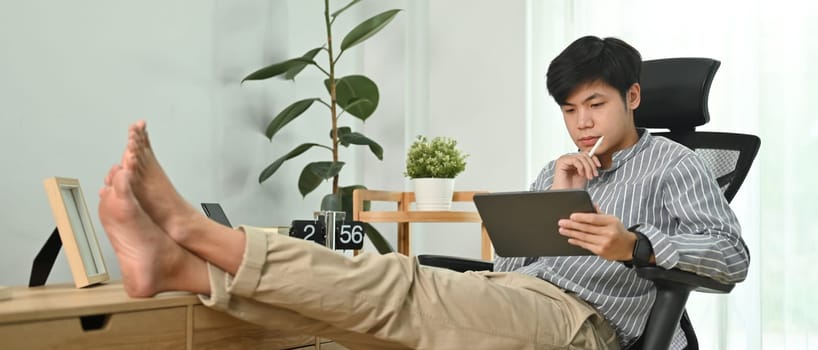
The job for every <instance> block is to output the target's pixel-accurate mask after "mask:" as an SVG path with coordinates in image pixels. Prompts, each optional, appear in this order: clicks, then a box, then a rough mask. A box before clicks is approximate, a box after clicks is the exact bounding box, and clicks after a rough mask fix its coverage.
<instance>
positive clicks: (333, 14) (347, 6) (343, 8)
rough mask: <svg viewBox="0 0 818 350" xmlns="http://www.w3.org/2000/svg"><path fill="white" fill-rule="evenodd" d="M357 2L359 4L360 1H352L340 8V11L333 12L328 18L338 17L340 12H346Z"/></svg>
mask: <svg viewBox="0 0 818 350" xmlns="http://www.w3.org/2000/svg"><path fill="white" fill-rule="evenodd" d="M359 2H361V0H352V1H351V2H350V3H348V4H347V5H346V6H344V7H342V8H341V9H340V10H338V11H335V12H333V13H332V14H331V15H330V16H332V18H335V17H338V15H340V14H341V13H342V12H344V11H346V10H347V9H348V8H350V7H352V5H355V4H357V3H359Z"/></svg>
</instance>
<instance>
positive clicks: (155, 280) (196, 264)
mask: <svg viewBox="0 0 818 350" xmlns="http://www.w3.org/2000/svg"><path fill="white" fill-rule="evenodd" d="M131 177H132V174H131V173H130V171H129V170H126V169H122V167H120V166H118V165H117V166H114V167H113V168H111V171H110V172H109V173H108V175H107V176H106V177H105V186H104V187H103V188H102V189H101V190H100V191H99V196H100V203H99V217H100V220H101V221H102V225H103V227H104V228H105V233H106V234H108V238H109V239H110V240H111V244H112V245H113V247H114V251H115V252H116V255H117V259H118V260H119V266H120V269H121V270H122V280H123V283H124V285H125V292H126V293H128V295H130V296H132V297H148V296H152V295H154V294H156V293H159V292H163V291H171V290H182V291H189V292H194V293H201V294H210V284H209V275H208V271H207V264H206V263H205V262H204V261H203V260H202V259H200V258H199V257H197V256H195V255H193V254H192V253H190V252H188V251H187V250H185V249H184V248H182V247H180V246H179V245H178V244H176V242H174V241H173V240H172V239H170V237H168V235H166V234H165V233H164V232H162V229H160V228H159V227H158V226H156V224H155V223H154V222H153V221H152V220H151V219H150V217H148V216H147V215H146V214H145V212H144V211H143V210H142V208H141V207H140V206H139V203H138V202H137V201H136V198H135V197H134V195H133V192H131V188H130V183H129V181H130V180H131Z"/></svg>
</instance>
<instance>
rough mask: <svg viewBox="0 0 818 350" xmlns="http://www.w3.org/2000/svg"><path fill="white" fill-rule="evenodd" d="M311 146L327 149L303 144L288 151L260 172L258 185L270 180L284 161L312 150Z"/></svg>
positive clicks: (311, 144)
mask: <svg viewBox="0 0 818 350" xmlns="http://www.w3.org/2000/svg"><path fill="white" fill-rule="evenodd" d="M313 146H318V147H324V148H328V147H327V146H324V145H321V144H317V143H304V144H301V145H299V146H298V147H296V148H293V150H292V151H289V152H287V154H285V155H283V156H281V157H280V158H278V159H276V160H275V161H274V162H272V163H271V164H270V165H268V166H267V167H266V168H264V170H262V171H261V174H259V176H258V183H262V182H264V181H265V180H267V179H268V178H270V176H272V175H273V174H275V172H276V171H277V170H278V168H280V167H281V165H282V164H284V162H285V161H287V160H290V159H293V158H295V157H298V156H299V155H301V153H304V152H306V151H307V150H308V149H310V148H312V147H313Z"/></svg>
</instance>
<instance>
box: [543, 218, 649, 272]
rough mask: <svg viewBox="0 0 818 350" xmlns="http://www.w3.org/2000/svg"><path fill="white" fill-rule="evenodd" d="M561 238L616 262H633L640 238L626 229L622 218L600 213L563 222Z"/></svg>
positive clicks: (560, 223) (560, 224)
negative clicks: (620, 219) (566, 238)
mask: <svg viewBox="0 0 818 350" xmlns="http://www.w3.org/2000/svg"><path fill="white" fill-rule="evenodd" d="M559 226H560V230H559V231H560V234H562V235H563V236H565V237H568V243H571V244H573V245H576V246H580V247H582V248H585V249H587V250H590V251H591V252H593V253H594V254H596V255H598V256H600V257H602V258H604V259H607V260H612V261H629V260H631V259H633V246H634V245H635V244H636V234H635V233H633V232H630V231H628V230H627V229H625V226H624V225H622V222H621V221H619V218H617V217H616V216H613V215H606V214H602V213H599V209H598V208H597V213H574V214H571V217H570V218H569V219H563V220H560V221H559Z"/></svg>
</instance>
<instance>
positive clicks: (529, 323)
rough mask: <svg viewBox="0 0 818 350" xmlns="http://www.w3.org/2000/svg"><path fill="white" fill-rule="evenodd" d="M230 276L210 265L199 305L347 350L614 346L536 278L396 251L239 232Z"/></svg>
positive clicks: (583, 310) (574, 304)
mask: <svg viewBox="0 0 818 350" xmlns="http://www.w3.org/2000/svg"><path fill="white" fill-rule="evenodd" d="M241 229H243V230H244V231H245V233H246V237H247V247H246V249H245V253H244V257H243V261H242V264H241V266H240V267H239V270H238V272H237V273H236V275H235V276H230V275H228V274H226V273H225V272H224V271H221V270H220V269H218V268H216V267H215V266H212V265H209V273H210V284H211V295H210V296H209V297H204V296H203V297H202V301H203V302H204V303H205V305H207V306H210V307H212V308H214V309H216V310H220V311H224V312H227V313H229V314H230V315H233V316H234V317H236V318H239V319H243V320H245V321H248V322H252V323H255V324H258V325H262V326H266V327H269V328H273V329H276V330H279V331H282V332H285V333H293V334H308V335H316V336H321V337H325V338H330V339H334V340H335V341H336V342H338V343H341V344H343V345H345V346H347V347H349V348H352V349H406V348H410V349H616V348H618V347H619V345H618V343H617V339H616V336H615V334H614V332H613V330H612V329H611V327H610V326H609V325H608V323H607V322H606V321H604V320H603V318H602V316H600V315H599V314H598V313H597V312H596V311H595V310H594V309H593V308H592V307H591V306H589V305H588V304H586V303H585V302H583V301H581V300H580V299H578V298H576V297H575V296H574V295H572V294H570V293H565V292H564V291H562V290H561V289H559V288H557V287H555V286H554V285H552V284H550V283H548V282H545V281H542V280H540V279H538V278H534V277H530V276H527V275H523V274H519V273H502V272H467V273H458V272H453V271H449V270H443V269H437V268H429V267H422V266H420V265H419V264H418V263H417V261H416V260H415V259H414V258H410V257H407V256H404V255H400V254H387V255H378V254H371V253H364V254H362V255H359V256H357V257H354V258H350V257H347V256H343V255H341V254H337V253H335V252H333V251H330V250H329V249H326V248H324V247H322V246H320V245H318V244H315V243H312V242H307V241H303V240H299V239H294V238H290V237H287V236H284V235H279V234H265V233H263V232H261V231H258V230H255V229H253V228H250V227H242V228H241Z"/></svg>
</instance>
